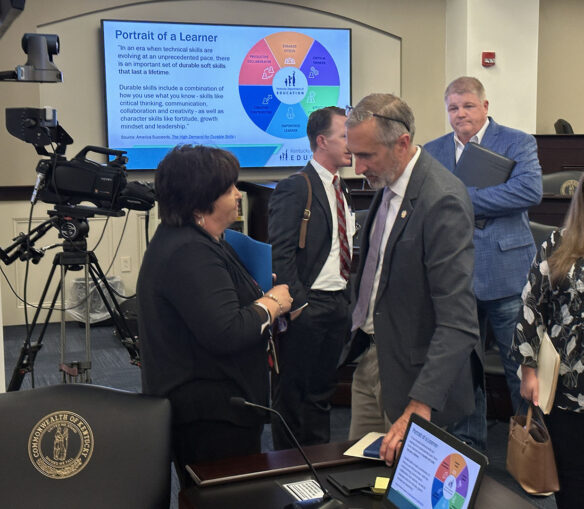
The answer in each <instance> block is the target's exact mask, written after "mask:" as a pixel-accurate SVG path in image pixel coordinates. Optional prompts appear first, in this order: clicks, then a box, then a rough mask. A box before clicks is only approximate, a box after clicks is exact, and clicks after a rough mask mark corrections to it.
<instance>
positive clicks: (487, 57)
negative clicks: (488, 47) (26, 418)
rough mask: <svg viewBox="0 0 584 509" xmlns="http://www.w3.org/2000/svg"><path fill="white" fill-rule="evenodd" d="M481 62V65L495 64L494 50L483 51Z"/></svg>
mask: <svg viewBox="0 0 584 509" xmlns="http://www.w3.org/2000/svg"><path fill="white" fill-rule="evenodd" d="M482 64H483V67H493V66H494V65H495V52H494V51H483V59H482Z"/></svg>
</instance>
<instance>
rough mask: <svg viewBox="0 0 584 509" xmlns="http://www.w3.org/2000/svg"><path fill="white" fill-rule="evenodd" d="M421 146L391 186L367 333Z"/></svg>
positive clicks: (366, 326) (371, 323) (371, 231)
mask: <svg viewBox="0 0 584 509" xmlns="http://www.w3.org/2000/svg"><path fill="white" fill-rule="evenodd" d="M421 152H422V151H421V150H420V147H416V153H415V154H414V157H412V159H411V160H410V162H409V163H408V164H407V165H406V168H405V170H404V172H403V173H402V174H401V175H400V176H399V177H398V178H397V180H396V181H395V182H394V183H393V184H391V185H390V186H389V188H390V189H391V190H392V191H393V193H394V195H395V196H394V197H393V198H392V199H391V201H390V202H389V210H388V211H387V218H386V220H385V228H384V230H383V237H381V246H380V248H379V259H378V260H379V261H378V262H377V269H376V270H375V279H374V280H373V290H372V291H371V299H370V301H369V309H368V310H367V318H366V319H365V323H364V324H363V325H362V326H361V329H362V330H363V331H364V332H366V333H367V334H373V333H374V332H375V331H374V327H373V310H374V308H375V301H376V299H377V289H378V287H379V279H380V277H381V269H382V267H383V257H384V256H385V248H386V247H387V241H388V240H389V235H390V233H391V230H392V228H393V225H394V223H395V220H396V218H397V215H398V212H399V211H400V209H401V206H402V202H403V199H404V196H405V194H406V189H407V188H408V183H409V182H410V177H411V176H412V170H413V169H414V166H415V164H416V163H417V162H418V158H419V157H420V153H421ZM376 221H377V215H376V217H375V221H373V224H372V225H371V230H370V231H369V239H371V235H372V234H373V232H374V231H375V222H376Z"/></svg>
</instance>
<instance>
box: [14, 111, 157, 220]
mask: <svg viewBox="0 0 584 509" xmlns="http://www.w3.org/2000/svg"><path fill="white" fill-rule="evenodd" d="M6 128H7V129H8V132H9V133H10V134H12V135H13V136H15V137H16V138H18V139H20V140H23V141H25V142H27V143H31V144H32V145H34V147H35V149H36V151H37V153H38V154H39V155H43V156H49V159H41V160H40V161H39V163H38V164H37V168H36V172H37V180H36V183H35V186H34V191H33V194H32V197H31V202H32V203H33V204H34V203H35V202H36V200H37V197H38V198H40V199H41V200H42V201H44V202H45V203H53V204H55V205H58V206H59V210H60V211H67V210H70V211H72V212H73V211H75V210H78V209H82V210H86V211H90V212H92V213H95V214H102V215H109V216H119V215H123V214H124V213H123V212H122V209H123V208H127V209H131V210H150V209H151V208H152V207H153V206H154V202H155V197H154V190H153V189H152V188H151V187H149V186H148V185H146V184H142V183H140V182H127V179H126V166H125V164H126V162H127V160H128V159H127V157H126V156H125V155H124V154H125V153H126V152H125V151H122V150H112V149H108V148H104V147H95V146H87V147H85V148H84V149H83V150H81V152H79V153H78V154H77V155H76V156H75V157H73V158H72V159H71V160H69V161H68V160H67V159H66V158H65V155H64V154H65V151H66V148H67V145H70V144H71V143H73V139H72V138H71V137H70V136H69V135H68V134H67V132H66V131H65V130H64V129H63V128H62V127H61V126H60V125H59V123H58V122H57V112H56V110H54V109H51V108H6ZM49 144H50V145H52V146H53V153H52V154H51V153H49V152H48V151H47V149H46V148H45V147H46V146H47V145H49ZM88 152H95V153H98V154H103V155H106V156H114V159H113V160H111V161H108V162H107V163H106V164H100V163H97V162H95V161H92V160H90V159H87V154H88ZM82 202H89V203H92V204H93V205H94V207H85V206H81V205H79V204H80V203H82Z"/></svg>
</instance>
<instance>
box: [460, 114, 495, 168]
mask: <svg viewBox="0 0 584 509" xmlns="http://www.w3.org/2000/svg"><path fill="white" fill-rule="evenodd" d="M487 127H489V119H488V118H487V121H486V122H485V123H484V124H483V127H481V128H480V129H479V130H478V132H477V133H476V134H475V135H474V136H472V137H471V138H470V140H468V141H474V142H475V143H478V144H479V145H480V144H481V141H483V136H484V135H485V131H486V130H487ZM463 150H464V144H463V143H462V141H460V140H459V139H458V136H456V133H454V157H455V158H456V162H458V160H459V159H460V156H461V155H462V151H463Z"/></svg>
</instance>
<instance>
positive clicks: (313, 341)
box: [268, 106, 355, 449]
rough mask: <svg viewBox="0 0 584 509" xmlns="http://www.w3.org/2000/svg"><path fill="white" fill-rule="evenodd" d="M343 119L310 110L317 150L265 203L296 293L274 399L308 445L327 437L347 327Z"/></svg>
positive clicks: (282, 276)
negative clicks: (303, 229) (341, 175)
mask: <svg viewBox="0 0 584 509" xmlns="http://www.w3.org/2000/svg"><path fill="white" fill-rule="evenodd" d="M345 120H346V118H345V111H344V110H343V109H341V108H337V107H332V106H331V107H327V108H322V109H320V110H316V111H314V112H313V113H312V114H311V115H310V117H309V119H308V124H307V128H306V130H307V134H308V138H309V140H310V146H311V149H312V151H313V157H312V159H311V161H310V162H309V163H308V164H307V165H306V166H305V167H304V169H303V170H302V171H301V172H300V173H297V174H295V175H292V176H290V177H288V178H287V179H284V180H282V181H281V182H280V183H279V184H278V185H277V187H276V189H275V190H274V192H273V193H272V196H271V198H270V202H269V209H268V215H269V218H268V219H269V222H268V233H269V240H270V243H271V244H272V261H273V271H274V272H275V273H276V277H277V281H278V283H286V284H288V285H289V288H290V294H291V296H292V297H293V299H294V304H293V308H292V310H291V312H290V320H288V329H287V331H286V333H285V334H284V335H282V336H280V337H279V339H278V342H277V352H278V358H277V361H278V368H279V374H276V373H273V378H272V381H273V385H272V398H273V399H272V406H273V408H274V409H276V410H277V411H279V412H280V413H281V414H282V415H283V416H284V418H285V419H286V421H287V422H288V424H289V426H290V428H291V429H292V431H293V433H294V434H295V435H296V437H297V438H298V441H299V442H300V443H301V444H303V445H311V444H318V443H326V442H328V441H329V440H330V397H331V395H332V393H333V391H334V379H335V374H336V369H337V364H338V361H339V356H340V352H341V350H342V347H343V344H344V340H345V338H346V336H347V333H348V304H349V288H348V279H349V271H350V264H351V252H352V237H353V233H354V231H355V226H354V219H353V214H352V213H351V211H350V208H349V206H348V203H347V196H348V193H347V189H346V186H345V184H344V183H343V182H342V180H341V179H340V177H339V176H338V170H339V168H341V167H344V166H350V165H351V162H352V161H351V154H350V152H349V151H348V150H347V143H346V136H345ZM309 183H310V186H309ZM308 201H310V203H307V202H308ZM307 205H308V207H309V212H305V209H306V207H307ZM303 218H305V221H303ZM306 218H307V219H308V220H307V222H306ZM303 222H304V223H305V225H306V232H305V235H304V234H302V233H301V225H302V223H303ZM302 240H303V241H304V244H303V246H302V245H301V244H302ZM272 436H273V441H274V448H275V449H286V448H290V447H293V443H292V442H291V441H290V439H289V437H288V434H287V432H286V430H285V429H284V427H283V426H282V424H281V423H280V422H279V420H278V419H273V420H272Z"/></svg>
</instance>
